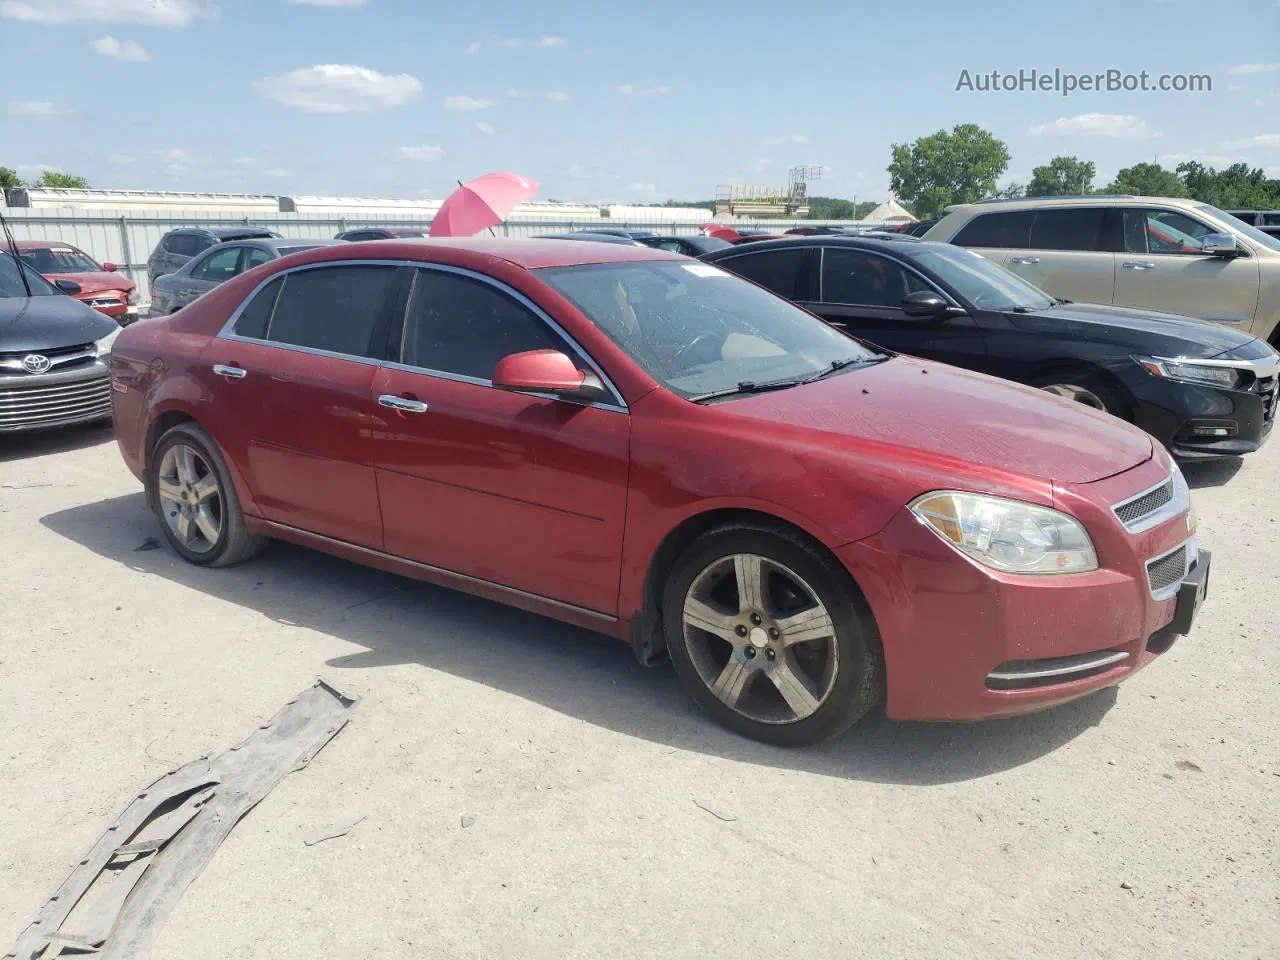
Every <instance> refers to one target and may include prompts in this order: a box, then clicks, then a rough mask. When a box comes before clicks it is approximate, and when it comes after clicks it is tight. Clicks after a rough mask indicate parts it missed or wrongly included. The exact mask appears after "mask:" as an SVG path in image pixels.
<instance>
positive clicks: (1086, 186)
mask: <svg viewBox="0 0 1280 960" xmlns="http://www.w3.org/2000/svg"><path fill="white" fill-rule="evenodd" d="M1097 172H1098V171H1097V169H1096V168H1095V167H1094V165H1093V162H1092V161H1090V160H1081V159H1080V158H1079V157H1054V158H1053V159H1052V160H1050V161H1049V162H1048V163H1046V164H1045V165H1044V166H1042V167H1036V168H1035V169H1034V170H1032V171H1031V182H1030V183H1029V184H1027V196H1029V197H1073V196H1079V195H1080V194H1083V193H1093V178H1094V175H1095V174H1096V173H1097Z"/></svg>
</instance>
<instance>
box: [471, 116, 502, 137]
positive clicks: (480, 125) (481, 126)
mask: <svg viewBox="0 0 1280 960" xmlns="http://www.w3.org/2000/svg"><path fill="white" fill-rule="evenodd" d="M476 129H477V130H479V131H480V132H481V133H483V134H484V135H485V136H486V137H492V136H493V135H494V134H495V133H497V132H498V131H497V130H495V129H494V128H493V124H492V123H485V122H484V121H483V120H480V121H477V122H476Z"/></svg>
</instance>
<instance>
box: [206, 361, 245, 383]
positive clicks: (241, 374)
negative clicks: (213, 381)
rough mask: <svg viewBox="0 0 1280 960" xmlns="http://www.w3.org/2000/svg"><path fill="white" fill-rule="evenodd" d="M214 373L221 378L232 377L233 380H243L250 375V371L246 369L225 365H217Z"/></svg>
mask: <svg viewBox="0 0 1280 960" xmlns="http://www.w3.org/2000/svg"><path fill="white" fill-rule="evenodd" d="M213 372H214V373H216V374H217V375H218V376H220V377H230V378H231V379H232V380H243V379H244V378H245V377H247V376H248V375H249V371H248V370H246V369H245V368H244V367H230V366H227V365H226V364H225V363H215V364H214V365H213Z"/></svg>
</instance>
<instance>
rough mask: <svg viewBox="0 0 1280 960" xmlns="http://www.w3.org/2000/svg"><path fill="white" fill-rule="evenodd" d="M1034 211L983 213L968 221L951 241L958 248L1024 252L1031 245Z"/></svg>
mask: <svg viewBox="0 0 1280 960" xmlns="http://www.w3.org/2000/svg"><path fill="white" fill-rule="evenodd" d="M1034 216H1035V211H1034V210H1011V211H1009V212H1008V213H984V214H982V215H981V216H979V217H974V219H972V220H970V221H969V222H968V223H967V224H965V225H964V227H963V228H962V229H961V230H960V232H959V233H957V234H956V235H955V237H954V238H953V239H952V241H951V242H952V243H954V244H955V245H956V246H958V247H1009V248H1012V249H1014V250H1025V249H1027V248H1028V246H1029V245H1030V243H1031V220H1032V218H1033V217H1034Z"/></svg>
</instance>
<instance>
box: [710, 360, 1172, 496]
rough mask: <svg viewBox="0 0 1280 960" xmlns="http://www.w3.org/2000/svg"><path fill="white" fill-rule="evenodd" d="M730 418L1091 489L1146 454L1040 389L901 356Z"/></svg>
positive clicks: (1119, 428)
mask: <svg viewBox="0 0 1280 960" xmlns="http://www.w3.org/2000/svg"><path fill="white" fill-rule="evenodd" d="M725 405H726V406H727V407H731V408H732V412H733V413H735V414H738V415H742V416H746V417H752V418H759V419H762V420H767V421H772V422H773V423H774V424H785V425H786V426H787V428H788V429H795V428H800V429H807V430H813V431H817V432H819V433H825V434H827V435H829V436H830V442H832V443H836V444H841V443H849V444H851V445H853V446H854V447H855V448H856V444H857V443H858V442H859V441H870V442H872V443H875V444H877V445H878V446H881V447H889V448H897V450H898V451H899V455H900V456H901V457H902V458H903V459H906V460H910V459H911V458H912V456H913V454H928V455H931V456H937V457H944V458H949V459H952V460H954V461H957V462H964V463H971V464H979V465H981V466H984V467H990V468H993V469H996V470H1000V471H1004V472H1007V473H1015V474H1020V475H1022V476H1024V477H1032V478H1037V479H1041V480H1050V481H1057V482H1059V483H1091V482H1092V481H1094V480H1101V479H1103V478H1105V477H1109V476H1113V475H1114V474H1117V473H1121V472H1123V471H1125V470H1128V469H1130V468H1132V467H1135V466H1137V465H1138V464H1140V463H1144V462H1146V461H1147V460H1149V459H1150V458H1151V455H1152V447H1151V438H1150V437H1148V436H1147V435H1146V434H1145V433H1143V432H1142V431H1141V430H1139V429H1138V428H1136V427H1133V426H1130V425H1129V424H1126V423H1123V422H1122V421H1120V420H1117V419H1115V418H1114V417H1111V416H1109V415H1108V414H1104V413H1100V412H1098V411H1096V410H1093V409H1091V408H1089V407H1086V406H1084V405H1082V404H1078V403H1073V402H1070V401H1067V400H1060V399H1058V398H1056V397H1052V396H1050V395H1048V394H1046V393H1044V392H1042V391H1040V390H1033V389H1031V388H1030V387H1023V386H1019V385H1018V384H1014V383H1009V382H1008V381H1005V380H997V379H995V378H994V377H988V376H985V375H983V374H980V373H972V372H970V371H968V370H961V369H959V368H957V367H949V366H946V365H944V364H936V363H926V362H924V361H919V360H913V359H909V358H906V357H895V358H894V359H891V360H887V361H884V362H882V363H878V364H876V365H874V366H870V367H864V368H853V369H850V370H849V371H847V372H845V373H842V374H835V375H833V376H831V377H828V378H827V379H825V380H819V381H817V382H816V383H811V384H806V385H804V386H800V387H792V388H790V389H787V390H777V391H773V392H771V393H760V394H751V395H748V396H745V397H742V398H740V399H735V400H730V401H727V402H726V403H725Z"/></svg>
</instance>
